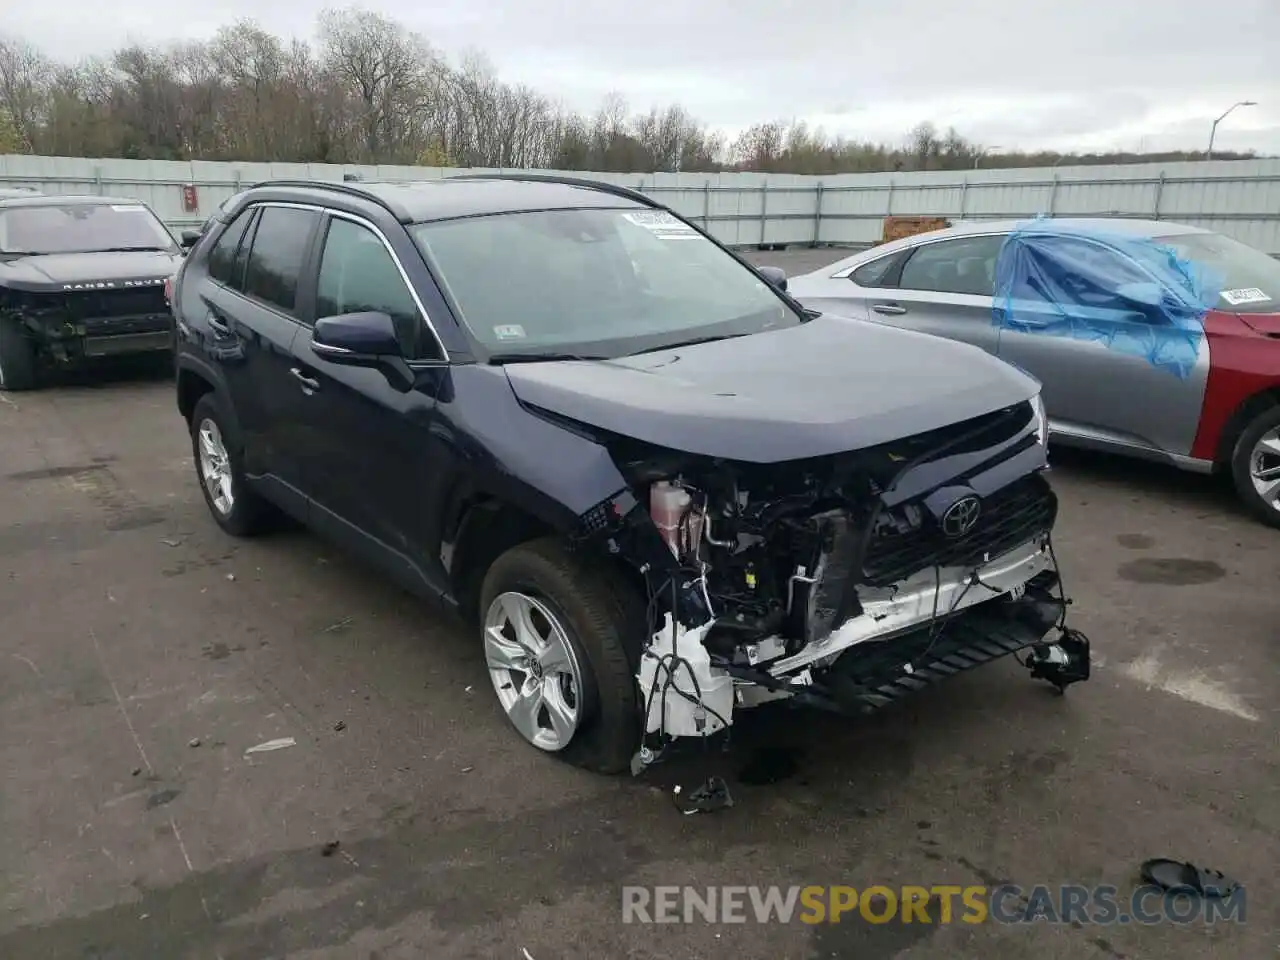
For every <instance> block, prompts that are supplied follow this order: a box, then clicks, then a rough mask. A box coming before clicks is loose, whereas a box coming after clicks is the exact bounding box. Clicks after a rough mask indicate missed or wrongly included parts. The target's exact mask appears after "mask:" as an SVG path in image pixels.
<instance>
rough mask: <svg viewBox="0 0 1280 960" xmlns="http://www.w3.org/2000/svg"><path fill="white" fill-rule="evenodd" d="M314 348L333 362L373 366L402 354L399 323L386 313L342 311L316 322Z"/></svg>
mask: <svg viewBox="0 0 1280 960" xmlns="http://www.w3.org/2000/svg"><path fill="white" fill-rule="evenodd" d="M311 349H312V350H313V351H315V353H316V355H317V356H319V357H323V358H324V359H326V360H329V361H332V362H333V363H345V364H349V365H352V366H362V367H363V366H373V365H375V364H377V363H378V362H379V361H381V360H386V359H389V358H392V357H399V356H400V355H401V353H400V341H399V339H398V338H397V337H396V325H395V322H394V321H392V319H391V317H390V316H388V315H387V314H385V313H378V312H370V313H341V314H338V315H337V316H333V317H323V318H321V319H319V320H317V321H316V326H315V329H314V330H312V332H311Z"/></svg>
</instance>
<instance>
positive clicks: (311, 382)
mask: <svg viewBox="0 0 1280 960" xmlns="http://www.w3.org/2000/svg"><path fill="white" fill-rule="evenodd" d="M289 372H290V373H291V374H293V378H294V379H295V380H297V381H298V382H299V383H300V384H302V392H303V393H305V394H307V395H308V396H310V395H311V394H313V393H315V392H316V391H317V390H319V389H320V381H319V380H316V379H314V378H312V377H308V376H307V375H306V374H305V373H303V372H302V371H301V370H299V369H298V368H297V367H294V368H292V369H291V370H290V371H289Z"/></svg>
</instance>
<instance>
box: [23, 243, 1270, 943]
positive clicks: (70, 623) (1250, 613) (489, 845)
mask: <svg viewBox="0 0 1280 960" xmlns="http://www.w3.org/2000/svg"><path fill="white" fill-rule="evenodd" d="M839 253H840V252H839V251H805V252H801V253H800V254H795V253H790V252H788V253H777V252H774V253H759V254H753V257H757V258H758V259H760V260H761V262H770V263H777V264H780V265H784V266H788V267H789V268H790V269H791V270H792V272H799V268H798V267H797V266H796V264H797V263H799V262H801V261H802V258H807V261H806V262H808V263H814V262H819V261H821V260H822V259H826V260H831V259H835V258H836V257H837V256H839ZM1053 461H1054V470H1053V483H1054V485H1055V487H1056V489H1057V491H1058V493H1059V495H1060V497H1061V511H1062V512H1061V519H1060V521H1059V526H1058V532H1057V535H1056V547H1057V552H1058V556H1059V560H1060V561H1061V564H1062V567H1063V573H1064V577H1065V581H1066V586H1067V589H1068V592H1069V593H1070V594H1071V595H1072V597H1073V599H1074V604H1073V606H1072V608H1071V613H1072V617H1073V623H1074V625H1075V626H1076V627H1078V628H1079V629H1081V630H1083V631H1085V632H1086V633H1087V634H1088V635H1089V636H1090V638H1091V639H1092V641H1093V646H1094V651H1095V657H1096V661H1095V666H1096V670H1095V674H1094V676H1093V678H1092V679H1091V680H1090V681H1088V682H1087V683H1084V684H1080V685H1078V686H1075V687H1073V688H1071V689H1070V690H1069V691H1068V692H1067V694H1066V695H1065V696H1064V697H1058V696H1056V695H1054V694H1053V692H1052V691H1051V689H1050V688H1048V687H1047V686H1045V685H1043V684H1041V683H1038V682H1033V681H1031V680H1030V679H1029V678H1028V677H1027V676H1025V671H1023V670H1022V669H1021V667H1020V666H1019V665H1018V664H1017V663H1016V662H1014V661H1013V660H1011V659H1006V660H1004V661H1001V662H997V663H995V664H991V665H989V666H987V667H984V668H981V669H979V670H977V671H974V672H972V673H970V674H967V675H965V676H962V677H960V678H958V679H956V680H954V681H951V682H949V683H947V684H945V685H943V686H941V687H939V688H936V689H935V690H933V691H931V692H929V693H926V694H925V695H923V696H921V697H920V698H918V699H916V700H914V701H912V702H909V703H905V704H903V705H901V706H900V707H897V708H891V709H890V710H888V711H885V712H883V713H882V714H880V715H878V716H876V717H874V718H872V719H870V720H868V721H863V722H856V723H855V722H850V721H845V720H838V719H832V718H827V717H819V716H815V715H813V714H809V713H801V712H793V711H785V710H783V711H759V712H757V713H756V714H755V715H744V716H743V718H742V723H741V727H740V728H739V729H737V730H736V731H735V733H736V735H735V738H734V741H733V744H732V746H731V748H730V750H729V752H728V753H727V754H723V755H717V756H714V757H713V758H712V760H711V762H712V763H713V764H714V765H715V767H716V769H718V770H720V771H721V772H723V773H724V774H725V775H726V777H727V779H728V782H729V786H730V789H731V790H732V793H733V798H734V801H735V804H734V806H733V807H732V808H730V809H728V810H725V811H722V812H719V813H716V814H710V815H696V816H683V815H682V814H681V813H680V812H679V811H678V810H677V809H676V807H675V805H674V804H673V803H672V801H671V794H670V787H671V785H672V784H673V783H674V782H681V783H685V784H687V785H689V786H692V785H694V784H695V783H696V779H697V775H698V773H699V772H700V770H701V767H700V765H699V764H697V763H694V762H692V761H690V762H686V763H683V764H681V763H677V764H676V765H674V766H672V767H669V768H665V769H658V770H655V771H653V772H652V773H650V774H648V775H646V776H644V777H640V778H634V779H633V778H629V777H621V778H603V777H598V776H594V775H590V774H586V773H583V772H580V771H576V770H574V769H571V768H568V767H566V766H564V765H563V764H561V763H559V762H557V761H556V760H554V759H552V758H550V757H547V756H544V755H541V754H539V753H538V752H537V751H535V750H533V749H532V748H530V747H528V746H526V745H525V744H524V743H523V742H521V741H520V740H518V739H517V737H516V736H515V734H514V733H512V732H511V731H509V730H508V729H507V726H506V720H505V718H504V717H503V716H502V715H501V712H500V710H499V707H498V705H497V702H496V699H495V697H494V696H493V694H492V690H491V688H490V686H489V681H488V678H487V674H486V672H485V670H484V668H483V664H482V660H481V656H480V644H479V640H478V637H477V636H475V635H474V633H472V632H469V631H464V630H462V629H460V628H459V627H458V626H457V625H456V624H454V623H453V622H451V621H449V620H447V619H446V618H444V617H443V616H442V615H440V614H438V613H437V612H435V611H434V610H433V609H432V608H430V607H428V606H426V605H424V604H423V603H421V602H419V601H417V600H415V599H413V598H412V597H409V596H407V595H405V594H403V593H401V592H399V591H398V590H396V589H395V588H393V587H391V586H389V585H388V584H386V583H385V582H383V581H382V580H381V579H380V578H379V576H378V575H376V574H375V573H373V572H370V571H369V570H367V569H364V568H362V567H361V566H360V565H358V564H357V563H355V562H353V561H351V560H349V559H348V558H346V557H345V556H343V555H342V554H340V553H339V552H337V551H335V550H334V549H332V548H331V547H329V546H328V545H327V544H325V543H323V542H322V541H320V540H318V539H316V538H315V537H313V536H311V535H310V534H308V533H306V532H303V531H288V532H282V533H280V534H277V535H273V536H270V537H267V538H265V539H262V540H258V541H253V542H241V541H235V540H232V539H230V538H228V537H227V536H225V535H223V534H222V533H221V532H220V531H219V530H218V529H217V527H216V526H215V525H214V524H213V522H212V520H211V519H210V518H209V517H208V515H207V512H206V509H205V506H204V503H203V501H202V499H201V497H200V493H199V490H198V489H197V486H196V481H195V476H194V471H193V467H192V463H191V452H190V444H189V440H188V438H187V436H186V433H185V427H184V424H183V423H182V421H181V419H180V417H179V415H178V412H177V410H176V407H175V403H174V395H173V386H172V383H170V382H168V381H165V380H163V379H157V378H155V377H145V376H141V375H137V374H136V372H130V371H126V372H125V374H122V375H117V376H106V375H104V376H99V377H92V378H80V379H77V380H75V381H72V382H68V383H65V384H62V385H60V386H57V387H55V388H51V389H48V390H45V391H41V392H38V393H31V394H13V395H3V394H0V764H2V765H3V769H4V771H5V778H4V785H3V787H2V788H0V798H2V799H0V850H2V851H3V853H2V854H0V957H3V958H13V960H44V958H59V960H60V958H98V960H107V958H112V960H115V958H124V960H151V958H156V960H187V958H192V960H197V958H198V960H204V958H218V960H233V958H234V960H241V958H243V960H262V958H277V957H289V958H306V960H321V958H324V960H329V958H333V960H349V958H351V960H357V958H358V960H374V958H379V960H402V958H403V960H409V958H413V960H419V958H432V960H435V958H442V960H443V958H485V960H489V958H513V960H526V958H533V960H562V958H577V957H600V958H634V960H641V958H645V960H647V958H654V960H656V958H660V957H661V958H671V960H681V958H713V960H714V958H720V957H727V958H742V960H755V958H761V960H763V958H768V960H780V958H795V960H811V958H856V960H889V958H894V957H899V958H911V960H919V958H954V957H962V956H963V957H969V956H973V957H984V958H1005V960H1015V958H1035V960H1051V958H1067V957H1072V958H1074V957H1084V958H1090V957H1097V958H1101V960H1115V958H1146V957H1151V958H1160V960H1183V958H1187V960H1189V958H1201V957H1204V956H1207V955H1209V953H1210V952H1212V953H1213V955H1216V956H1224V957H1225V956H1230V957H1237V958H1262V957H1265V956H1274V955H1275V953H1276V951H1277V949H1278V942H1277V939H1276V930H1277V929H1280V910H1277V907H1276V902H1277V893H1278V891H1277V881H1276V879H1275V864H1276V863H1277V861H1278V860H1280V841H1278V837H1280V775H1278V774H1280V751H1278V750H1277V744H1278V743H1280V709H1278V708H1277V703H1278V702H1280V700H1278V697H1277V694H1278V693H1280V682H1278V681H1277V671H1276V663H1277V656H1278V651H1280V629H1278V628H1277V623H1278V622H1280V617H1277V612H1278V611H1280V606H1278V601H1277V592H1276V591H1277V582H1278V574H1280V561H1278V559H1277V557H1278V556H1280V552H1278V550H1277V548H1278V547H1280V532H1278V531H1274V530H1270V529H1267V528H1265V527H1262V526H1260V525H1258V524H1256V523H1254V522H1253V521H1251V520H1250V519H1248V518H1247V517H1246V516H1244V515H1243V514H1242V512H1241V511H1240V510H1239V509H1238V508H1237V507H1236V505H1235V503H1234V500H1233V497H1232V495H1231V492H1230V489H1229V487H1228V485H1227V484H1225V483H1224V482H1222V481H1220V480H1217V479H1214V478H1205V477H1196V476H1190V475H1186V474H1181V473H1177V472H1174V471H1171V470H1165V469H1162V468H1159V467H1153V466H1144V465H1139V464H1134V463H1130V462H1127V461H1121V460H1117V459H1114V458H1108V457H1094V456H1083V455H1078V454H1070V453H1067V452H1065V451H1055V453H1054V455H1053ZM255 747H259V748H261V749H259V750H257V751H252V748H255ZM1154 856H1173V857H1177V858H1186V859H1190V860H1194V861H1195V862H1197V863H1201V864H1204V865H1207V866H1211V867H1216V868H1218V869H1221V870H1223V871H1225V872H1227V873H1228V874H1230V875H1231V876H1233V877H1235V878H1236V879H1238V880H1240V881H1242V882H1243V883H1244V884H1245V885H1246V892H1247V915H1246V916H1245V918H1244V922H1222V921H1219V922H1218V923H1216V924H1212V925H1209V924H1205V923H1203V922H1198V921H1193V922H1190V923H1181V924H1179V923H1173V922H1163V923H1156V924H1150V925H1147V924H1137V923H1129V924H1121V923H1115V924H1100V923H1087V922H1086V923H1080V922H1077V923H1074V924H1071V923H1058V924H1053V923H1048V922H1043V921H1042V922H1039V923H1036V924H1033V925H1010V924H1002V923H992V922H989V923H983V924H967V923H962V922H956V923H951V924H944V923H939V922H936V919H935V922H933V923H929V924H924V923H919V922H916V923H913V924H903V923H893V922H891V923H883V924H874V923H868V922H865V921H864V920H860V919H859V918H858V917H857V916H856V915H851V916H850V917H848V918H845V920H844V921H843V922H841V923H838V924H819V925H806V924H804V923H801V922H792V923H789V924H781V923H774V924H764V925H761V924H757V923H754V922H748V923H736V924H734V923H730V924H708V923H705V922H701V921H699V920H695V922H693V923H687V924H686V923H673V924H662V925H643V924H624V923H623V922H622V909H621V904H622V896H623V894H622V890H623V887H624V886H628V885H641V886H656V885H690V886H693V887H697V888H705V887H707V886H708V885H720V884H739V885H742V884H748V885H760V886H762V887H763V886H765V885H769V884H779V885H782V886H784V887H785V886H789V885H801V886H803V885H827V884H839V885H849V886H852V887H855V888H858V889H860V890H861V889H864V888H866V887H868V886H871V885H884V886H888V887H890V888H897V887H900V886H902V885H904V884H911V885H921V886H925V887H932V886H935V885H939V884H954V885H957V886H961V887H968V886H972V885H983V886H986V887H989V888H990V887H993V886H995V885H997V884H1000V883H1004V882H1007V883H1013V884H1017V885H1019V886H1020V887H1021V888H1022V889H1024V890H1029V889H1031V888H1032V887H1034V886H1035V885H1038V884H1044V885H1049V886H1053V887H1055V888H1056V887H1057V886H1058V885H1061V884H1079V885H1082V886H1084V887H1088V888H1093V887H1096V886H1098V885H1111V886H1114V887H1116V888H1118V890H1119V891H1120V894H1121V896H1126V895H1127V894H1128V892H1129V891H1131V890H1132V889H1133V887H1134V885H1135V884H1136V883H1137V882H1138V877H1137V868H1138V865H1139V863H1140V862H1141V861H1142V860H1143V859H1145V858H1148V857H1154ZM935 917H936V914H935Z"/></svg>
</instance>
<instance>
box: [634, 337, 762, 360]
mask: <svg viewBox="0 0 1280 960" xmlns="http://www.w3.org/2000/svg"><path fill="white" fill-rule="evenodd" d="M749 336H751V334H749V333H722V334H720V335H719V336H714V337H694V338H693V339H692V340H680V341H678V342H676V343H664V344H662V346H660V347H649V348H648V349H647V350H637V351H636V352H635V353H633V354H631V356H633V357H638V356H640V354H642V353H661V352H662V351H663V350H676V349H678V348H680V347H693V346H697V345H698V344H700V343H715V342H716V341H717V340H736V339H737V338H738V337H749Z"/></svg>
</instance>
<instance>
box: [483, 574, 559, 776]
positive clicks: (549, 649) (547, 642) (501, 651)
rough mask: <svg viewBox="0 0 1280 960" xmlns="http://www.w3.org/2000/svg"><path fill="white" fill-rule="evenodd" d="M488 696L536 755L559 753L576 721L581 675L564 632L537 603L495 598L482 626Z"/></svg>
mask: <svg viewBox="0 0 1280 960" xmlns="http://www.w3.org/2000/svg"><path fill="white" fill-rule="evenodd" d="M484 653H485V661H486V664H487V666H488V668H489V677H490V679H491V680H492V681H493V689H494V692H495V693H497V695H498V701H499V702H500V703H501V704H502V709H503V710H504V711H506V714H507V718H508V719H509V720H510V721H511V723H512V725H513V726H514V727H515V728H516V729H517V730H518V731H519V732H520V735H521V736H522V737H524V738H525V739H526V740H528V741H529V742H530V743H532V744H533V745H534V746H535V747H538V748H539V749H540V750H546V751H548V752H552V753H554V752H556V751H559V750H563V749H564V748H565V747H567V746H568V745H569V741H570V740H572V739H573V735H574V734H575V733H576V732H577V730H578V725H579V723H580V722H581V720H582V671H581V668H580V667H579V665H578V657H577V654H576V653H575V652H574V649H573V644H572V643H571V642H570V640H569V637H568V635H567V634H566V633H565V629H564V627H563V626H562V625H561V624H560V622H559V621H558V620H557V619H556V616H555V614H553V613H552V612H551V611H550V610H549V609H548V608H547V606H546V604H544V603H542V601H540V600H538V599H537V598H536V597H531V596H529V595H527V594H524V593H517V592H508V593H503V594H499V595H498V596H497V597H495V598H494V600H493V603H491V604H490V605H489V610H488V613H487V614H486V616H485V623H484Z"/></svg>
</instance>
